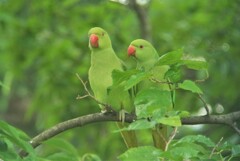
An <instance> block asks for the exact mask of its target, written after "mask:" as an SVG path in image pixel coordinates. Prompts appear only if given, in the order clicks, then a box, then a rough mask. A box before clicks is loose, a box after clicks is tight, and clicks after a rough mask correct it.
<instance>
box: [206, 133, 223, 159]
mask: <svg viewBox="0 0 240 161" xmlns="http://www.w3.org/2000/svg"><path fill="white" fill-rule="evenodd" d="M222 140H223V137H221V139H220V140H219V141H218V143H217V144H216V146H214V148H213V150H212V152H211V154H210V156H209V159H211V158H212V156H213V154H214V152H215V151H216V149H217V147H219V145H220V143H221V142H222Z"/></svg>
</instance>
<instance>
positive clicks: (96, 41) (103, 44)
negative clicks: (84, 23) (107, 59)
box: [88, 27, 112, 50]
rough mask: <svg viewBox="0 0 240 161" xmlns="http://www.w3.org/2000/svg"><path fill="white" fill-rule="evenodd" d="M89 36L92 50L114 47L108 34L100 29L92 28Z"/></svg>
mask: <svg viewBox="0 0 240 161" xmlns="http://www.w3.org/2000/svg"><path fill="white" fill-rule="evenodd" d="M88 36H89V48H90V49H92V50H94V49H104V48H109V47H112V45H111V40H110V38H109V36H108V33H107V32H106V31H105V30H104V29H102V28H100V27H94V28H91V29H90V30H89V32H88Z"/></svg>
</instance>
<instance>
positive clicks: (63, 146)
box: [43, 138, 78, 159]
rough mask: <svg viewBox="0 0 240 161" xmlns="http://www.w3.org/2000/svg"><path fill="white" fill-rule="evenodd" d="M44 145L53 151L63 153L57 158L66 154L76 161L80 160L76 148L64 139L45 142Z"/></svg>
mask: <svg viewBox="0 0 240 161" xmlns="http://www.w3.org/2000/svg"><path fill="white" fill-rule="evenodd" d="M43 145H45V146H47V147H48V148H49V147H51V148H52V149H56V150H58V151H60V152H61V153H58V154H56V156H59V155H62V154H66V155H69V156H71V157H72V158H75V159H77V158H78V152H77V150H76V148H75V147H74V146H73V145H72V144H70V143H69V142H67V141H66V140H64V139H60V138H52V139H49V140H47V141H45V142H44V143H43Z"/></svg>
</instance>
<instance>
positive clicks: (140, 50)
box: [128, 39, 172, 150]
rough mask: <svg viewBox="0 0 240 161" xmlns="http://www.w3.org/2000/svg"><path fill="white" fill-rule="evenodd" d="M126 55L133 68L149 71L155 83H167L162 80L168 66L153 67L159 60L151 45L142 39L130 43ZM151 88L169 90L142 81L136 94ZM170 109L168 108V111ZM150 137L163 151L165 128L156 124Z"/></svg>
mask: <svg viewBox="0 0 240 161" xmlns="http://www.w3.org/2000/svg"><path fill="white" fill-rule="evenodd" d="M128 55H129V56H132V57H133V58H134V59H135V60H136V64H135V68H137V69H139V70H144V71H149V72H150V73H151V75H152V78H154V79H156V80H157V81H161V82H166V81H167V80H166V79H164V74H165V73H166V71H168V69H169V66H167V65H164V66H155V64H156V63H157V61H158V59H159V55H158V53H157V51H156V50H155V48H154V47H153V46H152V44H151V43H149V42H148V41H146V40H143V39H137V40H134V41H132V42H131V44H130V46H129V48H128ZM132 66H134V65H132ZM151 87H157V88H160V89H162V90H168V91H169V90H170V88H169V85H168V84H159V83H154V82H152V81H150V80H144V81H142V82H140V83H139V84H138V85H137V89H138V92H139V91H141V90H143V89H147V88H151ZM169 97H171V95H169ZM171 109H172V107H169V110H171ZM152 136H153V141H154V145H155V146H156V147H157V148H161V149H163V150H164V149H165V146H166V140H167V126H164V125H161V124H157V125H156V126H155V128H154V129H153V130H152Z"/></svg>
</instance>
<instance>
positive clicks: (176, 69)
mask: <svg viewBox="0 0 240 161" xmlns="http://www.w3.org/2000/svg"><path fill="white" fill-rule="evenodd" d="M181 77H182V71H181V69H180V64H176V65H171V68H170V69H169V70H168V71H167V72H166V73H165V78H168V79H170V80H171V81H172V82H178V81H180V79H181Z"/></svg>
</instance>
